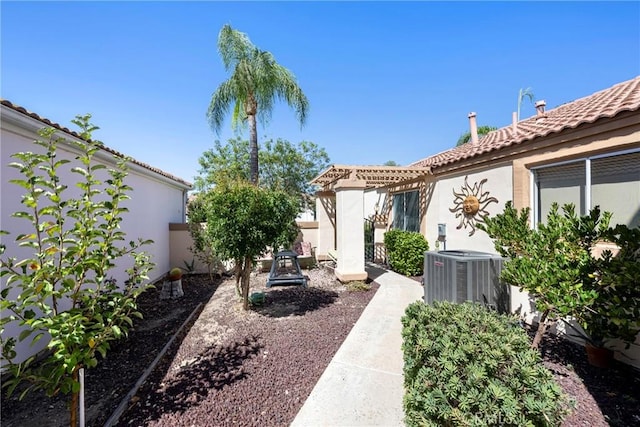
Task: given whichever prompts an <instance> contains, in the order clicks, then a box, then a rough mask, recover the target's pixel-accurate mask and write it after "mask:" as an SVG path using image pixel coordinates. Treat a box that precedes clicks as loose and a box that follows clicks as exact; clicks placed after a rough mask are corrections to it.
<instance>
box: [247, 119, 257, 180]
mask: <svg viewBox="0 0 640 427" xmlns="http://www.w3.org/2000/svg"><path fill="white" fill-rule="evenodd" d="M247 118H248V120H249V152H250V157H249V167H250V171H251V183H252V184H253V185H258V167H259V166H258V129H257V125H256V116H255V114H249V115H248V117H247Z"/></svg>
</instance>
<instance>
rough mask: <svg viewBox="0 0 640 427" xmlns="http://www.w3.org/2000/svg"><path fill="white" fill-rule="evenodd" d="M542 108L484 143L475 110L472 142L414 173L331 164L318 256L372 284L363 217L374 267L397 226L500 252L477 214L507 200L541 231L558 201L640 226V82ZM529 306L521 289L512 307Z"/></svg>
mask: <svg viewBox="0 0 640 427" xmlns="http://www.w3.org/2000/svg"><path fill="white" fill-rule="evenodd" d="M563 101H564V100H556V101H555V102H563ZM536 109H537V113H536V115H534V116H532V117H529V118H526V119H524V120H521V121H517V120H516V119H515V113H513V114H512V116H511V124H510V125H508V126H505V127H502V128H500V129H498V130H495V131H493V132H490V133H489V134H487V135H485V136H483V137H482V138H478V135H477V125H476V113H470V114H469V120H470V130H471V135H472V140H471V142H469V143H467V144H464V145H462V146H460V147H455V148H452V149H450V150H446V151H444V152H442V153H438V154H435V155H430V156H428V157H425V158H423V159H421V160H417V161H416V162H414V163H412V164H410V165H408V166H406V167H385V166H340V165H333V166H331V167H329V168H328V169H327V170H325V171H324V172H322V173H321V174H320V175H319V176H318V177H316V178H315V179H314V181H313V183H314V184H317V185H319V186H320V187H321V191H319V192H318V196H319V197H318V205H317V209H316V211H317V222H318V227H319V228H318V230H319V231H318V247H317V249H316V254H317V256H318V258H319V259H323V258H325V257H327V254H328V252H329V250H334V251H336V252H337V254H338V263H337V268H336V275H337V276H338V277H339V278H341V279H358V278H362V277H365V275H364V259H365V256H364V254H365V243H364V236H363V226H362V222H363V218H369V219H372V220H373V221H374V224H375V232H376V233H375V245H376V248H375V251H374V252H373V259H372V260H373V261H381V260H383V259H384V247H383V244H382V236H383V234H384V232H385V231H386V230H388V229H390V228H399V229H405V230H411V231H419V232H421V233H422V234H423V235H424V236H425V237H426V239H427V241H428V242H429V246H430V248H431V249H432V250H435V249H440V250H442V249H445V248H446V249H448V250H455V249H458V250H475V251H482V252H490V253H495V250H494V247H493V243H492V241H491V239H489V237H488V235H487V234H486V233H484V232H482V231H479V230H478V231H476V229H475V224H476V222H477V221H479V220H481V216H480V215H478V213H481V214H483V215H484V214H488V215H495V214H498V213H500V212H502V211H503V209H504V205H505V203H506V202H507V201H513V204H514V206H515V207H516V208H518V209H520V208H524V207H530V208H531V212H532V216H533V218H532V225H533V226H535V224H537V223H539V222H540V221H542V220H544V218H546V215H547V213H548V211H549V208H550V206H551V204H552V203H553V202H557V203H559V204H560V205H563V204H565V203H574V204H575V205H576V207H577V209H576V210H577V212H578V213H579V214H586V213H587V212H588V211H589V210H590V209H591V208H592V207H594V206H596V205H599V206H600V207H601V209H602V210H603V211H609V212H612V213H613V217H612V224H616V223H619V224H626V225H628V226H630V227H636V226H640V76H638V77H635V78H633V79H631V80H628V81H625V82H621V83H619V84H616V85H614V86H612V87H610V88H607V89H604V90H601V91H599V92H596V93H594V94H591V95H588V96H585V97H583V98H580V99H577V100H575V101H571V102H567V103H565V104H562V105H559V106H558V107H555V108H552V109H546V103H545V101H538V102H537V103H536ZM505 115H507V114H505ZM453 144H455V141H454V142H453V143H452V145H453ZM469 201H472V202H473V203H474V204H475V207H472V209H471V212H473V213H472V214H469V213H467V212H465V208H468V207H467V206H465V205H466V204H467V203H468V202H469ZM474 211H475V212H474ZM439 230H440V233H439ZM443 232H444V233H443ZM369 253H370V252H369ZM530 306H531V304H530V301H528V298H527V296H526V295H523V294H520V293H519V292H517V289H515V290H512V292H511V307H512V309H515V308H516V307H524V308H525V312H526V311H527V310H528V309H529V307H530ZM529 311H531V310H529ZM525 314H527V313H525ZM528 314H531V313H528ZM637 350H638V349H636V353H637V354H635V355H633V356H632V357H634V358H635V362H634V363H636V364H640V351H637Z"/></svg>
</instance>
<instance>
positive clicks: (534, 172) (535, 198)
mask: <svg viewBox="0 0 640 427" xmlns="http://www.w3.org/2000/svg"><path fill="white" fill-rule="evenodd" d="M634 153H640V148H632V149H629V150H621V151H613V152H609V153H605V154H596V155H592V156H585V157H579V158H575V159H571V160H563V161H559V162H553V163H546V164H544V165H540V166H536V167H532V168H531V169H530V175H531V193H530V194H531V200H530V204H529V206H531V211H532V212H533V217H532V219H533V220H532V228H534V229H537V228H538V224H540V222H541V219H542V218H540V186H539V177H538V171H540V170H542V169H545V168H550V167H555V166H563V165H568V164H572V163H580V162H583V163H584V168H585V171H584V172H585V187H584V188H585V190H584V191H585V194H584V204H585V206H584V209H585V212H586V213H588V212H589V210H590V209H591V181H592V176H591V162H592V161H593V160H597V159H602V158H607V157H616V156H623V155H626V154H634ZM603 210H606V209H603ZM578 212H579V211H578Z"/></svg>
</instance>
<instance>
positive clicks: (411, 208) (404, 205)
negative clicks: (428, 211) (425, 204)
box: [393, 190, 420, 231]
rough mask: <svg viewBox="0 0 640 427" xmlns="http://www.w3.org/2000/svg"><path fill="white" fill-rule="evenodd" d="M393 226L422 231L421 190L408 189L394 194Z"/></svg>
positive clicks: (399, 228) (400, 228)
mask: <svg viewBox="0 0 640 427" xmlns="http://www.w3.org/2000/svg"><path fill="white" fill-rule="evenodd" d="M393 228H394V229H398V230H405V231H420V193H419V191H417V190H416V191H408V192H406V193H399V194H395V195H394V196H393Z"/></svg>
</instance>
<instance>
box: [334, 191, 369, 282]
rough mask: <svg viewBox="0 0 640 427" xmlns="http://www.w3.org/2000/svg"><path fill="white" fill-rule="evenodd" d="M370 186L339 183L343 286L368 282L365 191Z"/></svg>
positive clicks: (338, 226) (339, 266) (339, 274)
mask: <svg viewBox="0 0 640 427" xmlns="http://www.w3.org/2000/svg"><path fill="white" fill-rule="evenodd" d="M366 184H367V182H366V181H364V180H358V179H343V180H340V181H338V182H337V183H336V185H335V187H334V189H335V192H336V231H337V232H336V237H337V242H336V243H337V250H338V262H337V266H336V270H335V274H336V277H337V278H338V280H340V281H341V282H349V281H353V280H365V279H366V278H367V272H366V271H365V269H364V189H365V188H366Z"/></svg>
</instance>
